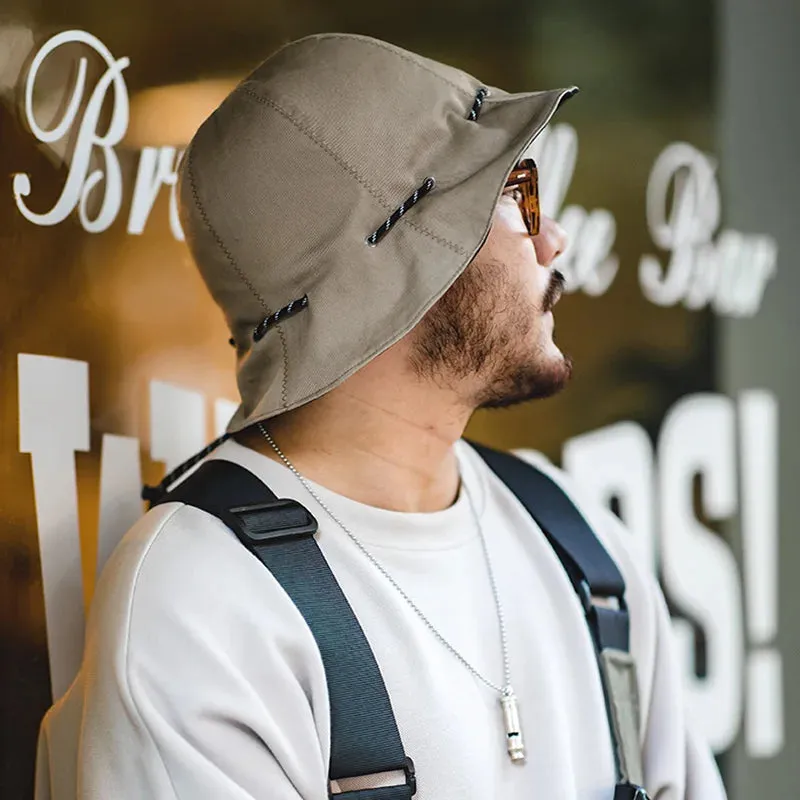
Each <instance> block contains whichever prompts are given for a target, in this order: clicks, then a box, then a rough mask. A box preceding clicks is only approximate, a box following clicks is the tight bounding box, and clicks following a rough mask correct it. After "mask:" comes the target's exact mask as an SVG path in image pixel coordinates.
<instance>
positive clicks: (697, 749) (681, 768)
mask: <svg viewBox="0 0 800 800" xmlns="http://www.w3.org/2000/svg"><path fill="white" fill-rule="evenodd" d="M649 582H650V584H651V588H650V591H651V593H652V598H653V609H654V618H655V619H654V636H655V658H654V663H653V670H652V675H651V688H650V702H649V705H648V707H647V708H645V709H643V713H646V717H645V719H644V720H643V722H644V741H643V747H644V752H643V758H644V772H645V776H646V778H647V788H648V791H650V793H651V796H652V797H653V798H655V800H725V798H726V793H725V787H724V786H723V784H722V780H721V778H720V775H719V771H718V770H717V766H716V764H715V762H714V758H713V756H712V754H711V749H710V748H709V747H708V744H707V743H706V742H704V741H703V740H702V737H701V736H700V735H699V733H698V732H697V731H696V730H694V729H693V728H692V726H691V724H690V722H689V720H688V719H687V715H686V713H685V698H684V694H683V690H682V685H681V684H682V681H681V677H680V671H679V668H678V663H677V659H676V655H675V651H674V645H673V635H672V627H671V624H670V619H669V615H668V613H667V607H666V603H665V601H664V596H663V594H662V593H661V589H660V588H659V587H658V585H657V584H656V582H655V581H654V580H650V581H649Z"/></svg>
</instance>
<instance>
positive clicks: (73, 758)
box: [36, 441, 725, 800]
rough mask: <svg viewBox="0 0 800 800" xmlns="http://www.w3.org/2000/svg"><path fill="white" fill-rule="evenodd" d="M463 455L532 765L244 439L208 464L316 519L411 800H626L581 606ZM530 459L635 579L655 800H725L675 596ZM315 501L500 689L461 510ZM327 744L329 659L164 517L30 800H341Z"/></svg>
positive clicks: (220, 536)
mask: <svg viewBox="0 0 800 800" xmlns="http://www.w3.org/2000/svg"><path fill="white" fill-rule="evenodd" d="M457 453H458V458H459V463H460V469H461V476H462V482H463V485H464V486H465V487H466V489H467V490H468V491H469V492H470V493H471V496H472V498H473V501H474V503H475V506H476V510H477V512H478V514H479V516H480V520H481V525H482V526H483V530H484V532H485V535H486V540H487V545H488V550H489V554H490V557H491V561H492V565H493V568H494V571H495V575H496V579H497V584H498V590H499V594H500V599H501V603H502V607H503V610H504V614H505V618H506V625H507V632H508V648H509V658H510V665H511V678H512V684H513V686H514V689H515V691H516V695H517V698H518V700H519V707H520V715H521V721H522V729H523V734H524V739H525V744H526V747H527V755H528V757H527V760H526V762H525V763H524V764H518V763H512V762H511V761H510V759H509V758H508V755H507V753H506V748H505V735H504V729H503V727H502V720H501V716H500V713H499V705H498V696H497V694H496V693H495V692H493V691H492V690H491V689H490V688H488V687H487V686H485V685H484V684H483V683H481V682H480V681H479V680H478V679H477V678H476V677H475V676H474V675H472V674H471V673H470V672H469V671H468V670H467V669H466V668H465V667H464V666H463V665H462V664H461V663H460V662H459V661H458V660H457V659H456V658H455V657H454V656H453V654H452V653H450V652H449V651H448V650H447V649H446V648H445V647H444V646H443V645H442V644H441V642H439V641H438V640H437V639H436V638H435V637H434V636H433V634H432V633H431V631H430V630H429V629H428V628H427V627H426V626H425V624H424V623H423V622H422V621H421V620H420V619H419V617H418V616H417V615H416V614H415V613H414V612H413V611H412V610H411V608H410V607H409V605H408V604H407V603H406V602H405V601H404V600H403V599H402V597H401V596H400V595H399V593H398V592H397V590H396V589H395V588H394V587H392V585H391V584H390V583H389V582H388V581H387V580H386V578H385V577H384V576H383V575H381V574H380V572H378V570H377V569H376V568H375V567H374V565H373V564H371V563H370V562H369V561H368V560H367V559H366V558H365V557H364V555H363V554H362V553H359V551H358V550H357V549H356V548H355V546H354V545H353V544H352V542H351V541H349V539H348V538H347V537H346V535H345V534H344V532H343V531H342V530H341V528H339V527H338V526H337V525H336V524H335V523H334V522H333V521H332V520H331V519H330V518H329V517H328V516H327V514H326V513H325V512H324V511H323V510H322V509H321V508H320V507H319V506H318V505H317V503H316V502H315V501H314V500H313V499H312V498H311V496H310V495H309V494H308V492H307V490H306V489H305V488H304V487H303V486H302V485H301V484H300V483H299V482H298V480H297V478H296V477H295V476H293V475H292V474H291V472H290V471H289V470H287V469H286V468H285V467H283V466H281V465H280V464H277V463H275V462H273V461H272V460H270V459H268V458H266V457H264V456H263V455H260V454H258V453H256V452H254V451H252V450H249V449H247V448H244V447H242V446H240V445H238V444H236V443H235V442H233V441H229V442H227V443H225V444H224V445H223V446H222V447H220V448H219V449H218V450H217V451H216V453H215V454H214V456H213V457H216V458H225V459H228V460H230V461H236V462H238V463H240V464H242V465H243V466H246V467H248V468H249V469H250V470H252V471H253V472H254V473H256V474H257V475H258V476H259V477H261V478H262V479H263V480H264V481H265V482H266V483H267V484H268V485H269V486H270V487H271V488H272V489H273V491H274V492H275V493H276V494H277V495H278V496H282V497H291V498H295V499H297V500H299V501H300V502H301V503H303V504H305V505H306V506H307V507H308V508H309V509H310V510H311V511H312V513H313V514H314V515H315V516H316V517H317V519H318V520H319V524H320V529H319V533H318V541H319V544H320V547H321V548H322V550H323V552H324V554H325V556H326V558H327V560H328V562H329V563H330V565H331V568H332V569H333V571H334V573H335V575H336V577H337V579H338V581H339V582H340V584H341V586H342V588H343V590H344V592H345V594H346V596H347V598H348V600H349V602H350V604H351V606H352V607H353V609H354V611H355V612H356V615H357V617H358V619H359V621H360V623H361V625H362V627H363V628H364V631H365V633H366V635H367V638H368V640H369V642H370V645H371V647H372V649H373V651H374V653H375V656H376V658H377V661H378V663H379V665H380V668H381V671H382V673H383V676H384V680H385V682H386V686H387V689H388V692H389V696H390V698H391V701H392V704H393V707H394V711H395V715H396V718H397V724H398V727H399V730H400V735H401V737H402V740H403V743H404V746H405V749H406V752H407V753H408V754H409V755H410V756H411V757H412V758H413V759H414V761H415V763H416V769H417V782H418V791H417V795H416V800H490V798H496V799H497V800H531V799H532V798H547V800H612V797H613V788H614V783H615V780H614V769H613V761H612V754H611V743H610V737H609V730H608V722H607V719H606V712H605V707H604V702H603V695H602V689H601V684H600V681H599V677H598V670H597V664H596V661H595V656H594V652H593V649H592V643H591V640H590V637H589V634H588V630H587V627H586V623H585V621H584V616H583V612H582V609H581V605H580V603H579V601H578V598H577V596H576V595H575V593H574V591H573V589H572V587H571V585H570V583H569V581H568V579H567V577H566V574H565V573H564V571H563V569H562V567H561V566H560V563H559V561H558V559H557V558H556V556H555V554H554V553H553V551H552V550H551V548H550V546H549V545H548V544H547V541H546V540H545V538H544V536H543V534H542V532H541V530H540V529H539V528H538V527H537V526H536V524H535V523H534V522H533V520H532V519H531V517H530V516H529V515H528V514H527V512H526V511H525V510H524V509H523V508H522V506H521V505H520V504H519V502H518V501H517V500H516V498H515V497H514V496H513V495H512V494H511V492H510V491H509V490H508V489H506V487H505V486H504V485H503V484H502V483H501V482H500V480H499V479H498V478H497V477H496V476H495V475H494V473H492V472H491V471H490V470H489V468H488V467H487V466H486V465H485V464H484V462H483V461H482V459H481V458H480V457H479V456H478V455H477V454H476V453H475V451H474V450H472V448H470V447H469V446H468V445H467V444H466V443H464V442H459V443H458V445H457ZM527 457H529V458H531V460H534V459H535V461H534V463H536V464H537V465H538V466H539V467H540V468H541V469H544V470H545V471H546V472H548V473H549V474H550V475H551V476H552V477H554V478H555V479H556V480H557V481H558V482H559V483H560V484H561V485H562V486H565V488H567V490H568V491H569V492H570V495H571V496H572V497H573V499H574V500H575V501H576V503H577V504H578V505H579V507H580V508H581V510H582V511H583V513H584V514H585V516H586V517H587V519H588V520H589V522H590V523H591V524H592V526H593V527H594V529H595V531H596V533H597V535H598V536H599V537H600V539H601V540H602V542H603V543H604V545H605V546H606V547H607V549H608V550H609V552H610V553H611V555H612V556H613V557H614V558H615V559H616V561H617V563H618V564H619V567H620V569H621V570H622V572H623V575H624V577H625V581H626V584H627V598H628V604H629V607H630V609H631V650H632V653H633V654H634V656H635V659H636V661H637V665H638V675H639V684H640V694H641V705H642V729H641V735H642V743H643V748H644V768H645V783H646V788H647V789H648V791H649V792H650V795H651V797H653V798H657V800H679V799H681V798H688V799H689V800H720V799H721V798H724V797H725V792H724V789H723V787H722V783H721V781H720V778H719V775H718V773H717V771H716V767H715V765H714V762H713V759H712V758H711V755H710V752H709V751H708V749H707V748H706V747H705V746H704V745H703V744H701V743H698V741H697V740H696V739H695V738H694V737H693V736H692V735H691V734H690V732H689V731H688V730H687V727H686V721H685V718H684V713H683V703H682V699H681V696H680V686H679V674H678V670H677V668H676V664H675V661H674V658H673V654H672V647H671V641H670V635H671V634H670V626H669V622H668V617H667V613H666V609H665V606H664V602H663V598H662V596H661V593H660V591H659V589H658V587H657V585H656V583H655V581H654V580H653V579H652V578H651V576H650V575H649V574H648V573H647V571H646V570H645V569H643V568H642V567H641V566H640V565H638V564H636V563H634V560H633V558H632V555H631V552H630V550H629V548H628V546H627V542H626V541H625V540H626V538H627V537H628V536H629V534H628V533H627V532H626V531H625V530H624V529H623V528H622V527H621V525H620V523H619V521H618V520H617V519H616V518H615V517H614V516H613V515H612V514H611V513H610V512H607V511H605V510H604V509H600V508H596V507H595V508H591V507H588V506H586V505H584V504H582V503H581V501H580V496H579V494H578V493H576V492H575V490H574V488H572V487H570V486H569V484H568V480H567V478H566V477H565V476H564V475H563V474H562V473H561V472H559V471H558V470H556V469H555V468H553V467H552V466H550V465H549V464H548V463H547V462H546V461H544V460H543V459H536V457H535V456H531V455H528V456H527ZM315 488H316V489H317V491H318V492H319V494H320V496H321V497H322V499H323V500H324V501H325V502H326V503H327V504H328V505H329V506H330V507H331V509H332V510H333V511H334V513H335V514H337V515H338V516H339V518H340V519H341V520H342V521H343V522H344V523H345V524H346V525H348V526H349V527H350V529H351V530H352V531H353V532H354V533H355V534H356V535H357V536H358V537H359V538H360V539H361V540H362V541H363V542H364V543H365V544H366V546H367V547H368V549H369V551H370V552H371V553H372V554H373V556H374V557H375V558H376V559H378V560H379V562H380V563H381V564H382V565H383V567H384V568H385V569H386V570H387V571H388V572H389V573H390V574H391V575H392V577H393V578H394V579H395V580H396V581H397V583H398V584H399V585H400V586H401V587H402V588H403V589H404V591H405V592H406V593H407V594H408V595H409V596H410V597H411V598H412V599H413V600H414V602H415V603H416V604H417V605H418V606H419V608H420V609H421V610H422V611H423V612H424V613H425V614H426V615H427V616H428V618H429V619H430V620H431V622H432V623H433V625H434V626H435V627H436V628H437V629H438V630H439V631H440V632H441V633H442V635H443V636H444V637H445V638H446V639H447V640H448V641H449V642H450V643H451V644H452V645H453V646H454V647H455V648H456V649H457V650H458V651H459V652H460V653H461V654H462V655H463V656H464V657H465V658H466V659H467V660H468V661H469V662H470V663H471V664H472V665H473V666H474V667H475V668H476V669H477V670H478V671H479V672H480V673H481V674H482V675H484V676H486V678H488V679H489V680H490V681H492V682H493V683H495V684H500V683H501V682H502V658H501V648H500V638H499V628H498V621H497V614H496V611H495V605H494V600H493V597H492V592H491V588H490V584H489V579H488V575H487V571H486V565H485V559H484V557H483V554H482V550H481V546H480V539H479V536H478V531H477V529H476V525H475V522H474V519H473V516H472V514H471V512H470V509H469V505H468V499H467V497H466V495H465V492H464V490H463V489H462V491H461V493H460V495H459V498H458V500H457V501H456V502H455V504H454V505H453V506H451V507H450V508H447V509H445V510H443V511H438V512H435V513H430V514H406V513H400V512H393V511H386V510H382V509H377V508H372V507H369V506H365V505H362V504H360V503H357V502H355V501H353V500H350V499H347V498H345V497H342V496H340V495H336V494H334V493H333V492H330V491H328V490H326V489H324V488H322V487H319V486H316V487H315ZM329 728H330V721H329V711H328V694H327V685H326V682H325V673H324V671H323V666H322V660H321V657H320V655H319V652H318V650H317V648H316V645H315V642H314V639H313V636H312V635H311V632H310V631H309V629H308V627H307V626H306V625H305V623H304V621H303V619H302V617H301V616H300V613H299V612H298V610H297V609H296V608H295V606H294V605H293V603H292V602H291V600H290V599H289V598H288V596H287V595H286V594H285V593H284V591H283V589H282V588H281V587H280V585H279V584H278V583H277V582H276V580H275V579H274V578H273V577H272V575H271V573H270V572H269V571H268V570H267V569H266V568H265V567H264V566H263V565H262V564H261V563H260V562H259V561H258V560H257V559H256V558H255V557H254V556H253V555H251V554H250V553H249V552H248V551H247V550H246V549H245V548H244V547H243V546H242V545H241V544H240V543H239V542H238V540H237V539H236V538H235V537H234V535H233V534H232V533H231V532H230V531H229V530H228V529H227V528H226V527H225V526H224V525H223V524H222V523H221V522H219V521H218V520H217V519H216V518H214V517H211V516H209V515H208V514H206V513H205V512H203V511H200V510H198V509H195V508H192V507H188V506H184V505H181V504H178V503H170V504H165V505H163V506H159V507H158V508H156V509H154V510H153V511H151V512H150V513H148V514H147V515H146V516H145V517H144V518H143V519H142V520H140V521H139V523H138V524H137V525H135V526H134V528H133V529H132V530H131V531H130V532H129V533H128V534H127V535H126V536H125V538H124V539H123V541H122V543H121V544H120V546H119V547H118V548H117V549H116V551H115V553H114V555H113V556H112V558H111V560H110V561H109V563H108V565H107V567H106V569H105V570H104V573H103V576H102V578H101V580H100V582H99V585H98V587H97V592H96V595H95V598H94V602H93V606H92V612H91V615H90V619H89V623H88V629H87V638H86V652H85V656H84V661H83V665H82V667H81V671H80V673H79V675H78V677H77V679H76V681H75V683H74V684H73V685H72V687H71V688H70V690H69V691H68V693H67V694H66V696H65V697H64V698H62V699H61V700H60V701H59V702H58V703H57V704H56V705H55V706H54V708H53V709H51V711H50V712H49V713H48V715H47V717H46V718H45V721H44V723H43V726H42V734H41V738H40V751H39V758H38V764H37V788H36V798H37V800H74V799H75V798H82V799H86V800H89V799H91V800H145V798H147V799H149V798H181V800H212V798H213V800H255V799H258V800H300V799H301V798H302V800H327V797H328V779H327V773H328V755H329ZM391 778H392V776H389V779H388V781H387V782H389V783H396V782H398V781H396V780H392V779H391ZM335 788H338V789H341V790H345V789H352V788H359V784H357V783H356V784H355V785H354V784H350V783H347V784H345V783H344V782H342V785H341V786H339V787H335Z"/></svg>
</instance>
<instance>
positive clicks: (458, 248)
mask: <svg viewBox="0 0 800 800" xmlns="http://www.w3.org/2000/svg"><path fill="white" fill-rule="evenodd" d="M238 91H240V92H243V93H244V94H246V95H248V96H249V97H252V98H253V100H255V101H256V102H257V103H261V104H262V105H267V106H269V107H270V108H273V109H274V110H275V111H277V112H278V113H279V114H280V115H281V116H282V117H284V119H286V120H287V121H288V122H290V123H291V124H292V125H294V126H295V128H297V130H299V131H300V132H301V133H303V134H305V135H306V136H307V137H308V138H309V139H311V141H312V142H314V144H316V145H317V146H318V147H319V148H320V149H322V150H323V152H325V153H327V154H328V155H329V156H330V157H331V158H332V159H333V160H334V161H335V162H336V163H337V164H338V165H339V166H340V167H342V169H344V170H345V171H346V172H347V173H348V174H349V175H351V176H352V177H353V178H355V179H356V181H357V182H358V183H359V184H360V185H361V186H363V187H364V188H365V189H366V190H367V191H368V192H369V194H370V196H371V197H373V198H374V199H375V200H377V201H378V203H380V204H381V206H383V207H384V208H385V209H387V210H390V209H392V204H391V203H390V202H389V201H388V200H385V199H384V198H383V196H382V195H381V194H380V193H379V192H378V190H377V189H376V188H375V187H374V186H372V185H371V184H370V183H369V182H368V181H367V179H366V178H364V176H363V175H361V173H360V172H358V170H356V168H355V167H353V166H352V165H351V164H349V163H348V162H347V161H346V160H345V159H344V158H343V157H342V156H341V155H339V154H338V153H337V152H336V151H335V150H334V149H333V148H332V147H330V145H328V144H326V143H325V142H324V141H323V140H322V139H320V138H319V137H318V136H317V135H315V134H314V133H313V131H312V130H311V129H310V128H309V127H308V126H307V125H305V124H304V123H303V122H302V121H301V120H298V119H297V118H296V117H295V116H294V115H292V114H291V113H290V112H289V111H287V110H286V109H285V108H283V107H282V106H280V105H279V104H278V103H276V102H275V101H274V100H271V99H270V98H268V97H264V96H263V95H260V94H258V92H255V91H253V90H252V89H250V88H249V87H247V86H241V87H239V89H238ZM405 221H406V224H407V225H408V226H410V227H412V228H414V229H415V230H416V231H418V232H419V233H422V234H424V235H425V236H427V237H428V238H430V239H432V240H433V241H435V242H438V243H439V244H441V245H442V246H445V247H448V248H450V249H451V250H453V251H454V252H456V253H458V254H459V255H467V251H466V250H465V249H464V248H463V247H461V246H460V245H458V244H456V243H455V242H451V241H450V240H449V239H446V238H445V237H443V236H439V235H438V234H436V233H434V232H433V231H431V230H429V229H428V228H426V227H425V226H424V225H421V224H420V223H417V222H414V221H413V220H410V219H408V218H406V220H405Z"/></svg>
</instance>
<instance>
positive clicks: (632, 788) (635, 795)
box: [614, 783, 650, 800]
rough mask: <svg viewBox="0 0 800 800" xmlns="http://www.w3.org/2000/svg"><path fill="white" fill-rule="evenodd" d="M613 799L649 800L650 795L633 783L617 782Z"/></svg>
mask: <svg viewBox="0 0 800 800" xmlns="http://www.w3.org/2000/svg"><path fill="white" fill-rule="evenodd" d="M614 800H650V795H648V794H647V792H646V791H645V790H644V789H642V787H641V786H637V785H636V784H634V783H618V784H617V787H616V789H615V790H614Z"/></svg>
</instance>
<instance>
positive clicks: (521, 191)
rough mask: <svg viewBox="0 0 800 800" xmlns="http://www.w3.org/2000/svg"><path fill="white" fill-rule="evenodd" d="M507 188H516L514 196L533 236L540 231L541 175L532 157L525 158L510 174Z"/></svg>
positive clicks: (526, 225)
mask: <svg viewBox="0 0 800 800" xmlns="http://www.w3.org/2000/svg"><path fill="white" fill-rule="evenodd" d="M505 188H506V189H514V192H513V197H514V199H515V200H516V201H517V205H518V206H519V208H520V211H522V218H523V219H524V220H525V227H526V228H527V229H528V233H529V234H530V235H531V236H536V234H537V233H539V217H540V214H539V175H538V172H537V171H536V163H535V162H534V160H533V159H532V158H523V159H522V161H520V162H519V164H517V166H516V167H514V170H513V171H512V173H511V174H510V175H509V176H508V180H507V181H506V185H505Z"/></svg>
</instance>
